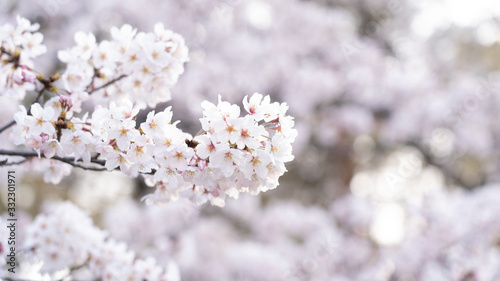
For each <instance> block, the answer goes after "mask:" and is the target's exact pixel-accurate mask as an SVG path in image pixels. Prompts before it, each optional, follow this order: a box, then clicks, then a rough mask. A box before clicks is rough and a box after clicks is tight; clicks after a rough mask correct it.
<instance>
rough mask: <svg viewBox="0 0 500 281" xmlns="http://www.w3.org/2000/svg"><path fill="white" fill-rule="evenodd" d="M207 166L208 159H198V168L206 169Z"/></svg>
mask: <svg viewBox="0 0 500 281" xmlns="http://www.w3.org/2000/svg"><path fill="white" fill-rule="evenodd" d="M206 166H207V161H206V160H203V159H200V160H198V168H200V171H203V170H205V167H206Z"/></svg>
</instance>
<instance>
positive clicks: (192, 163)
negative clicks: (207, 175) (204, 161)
mask: <svg viewBox="0 0 500 281" xmlns="http://www.w3.org/2000/svg"><path fill="white" fill-rule="evenodd" d="M189 166H193V167H194V166H196V158H194V157H191V160H189Z"/></svg>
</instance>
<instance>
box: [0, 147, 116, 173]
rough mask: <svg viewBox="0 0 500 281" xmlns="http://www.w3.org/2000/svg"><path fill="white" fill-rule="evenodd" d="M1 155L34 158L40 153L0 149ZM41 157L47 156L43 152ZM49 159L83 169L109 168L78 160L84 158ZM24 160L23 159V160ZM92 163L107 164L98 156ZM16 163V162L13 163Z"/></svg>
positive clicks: (0, 164) (92, 159)
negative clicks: (88, 164) (82, 163)
mask: <svg viewBox="0 0 500 281" xmlns="http://www.w3.org/2000/svg"><path fill="white" fill-rule="evenodd" d="M0 155H7V156H20V157H25V158H27V159H28V158H34V157H38V153H37V152H35V151H15V150H3V149H1V150H0ZM40 157H44V158H47V157H45V156H44V155H43V153H41V154H40ZM47 159H54V160H58V161H61V162H64V163H66V164H69V165H71V166H73V167H77V168H80V169H83V170H90V171H106V170H107V169H106V168H105V167H95V166H84V165H81V164H79V163H78V162H82V161H83V160H82V159H78V160H76V161H75V158H74V157H59V156H53V157H52V158H47ZM25 160H26V159H25ZM21 162H23V161H21ZM90 162H91V163H94V164H98V165H100V166H104V165H105V164H106V161H105V160H102V159H97V158H91V159H90ZM5 164H7V165H10V163H5ZM2 165H3V163H2V162H0V166H2ZM11 165H14V164H11Z"/></svg>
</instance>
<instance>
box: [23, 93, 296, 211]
mask: <svg viewBox="0 0 500 281" xmlns="http://www.w3.org/2000/svg"><path fill="white" fill-rule="evenodd" d="M243 104H244V108H245V110H246V111H247V114H246V115H245V116H240V111H241V110H240V107H239V106H237V105H232V104H230V103H229V102H226V101H222V100H221V99H220V98H219V103H218V105H214V104H212V103H210V102H208V101H205V102H204V103H203V104H202V107H203V109H204V112H203V115H204V117H203V118H201V119H200V121H201V125H202V130H201V131H200V133H199V134H198V135H197V136H195V137H194V138H193V137H192V136H191V135H189V134H187V133H184V132H183V131H181V130H180V129H178V128H177V127H176V124H177V122H174V123H172V122H171V121H172V120H171V119H172V112H171V110H170V107H168V108H166V109H165V110H164V111H162V112H158V113H155V112H154V111H152V112H150V113H149V114H148V116H147V119H146V121H145V122H144V123H141V124H139V125H138V124H137V122H136V117H137V114H138V113H139V108H138V106H137V105H135V106H134V105H133V104H132V103H131V102H122V103H121V104H115V103H114V102H111V104H110V106H109V107H99V108H97V109H96V110H95V111H94V112H93V113H92V116H91V118H87V116H86V115H85V116H84V117H83V118H77V117H71V118H70V117H69V116H71V115H72V114H71V112H72V107H71V105H72V101H71V98H65V97H62V96H61V97H54V98H52V99H51V100H49V101H48V102H47V103H46V104H45V106H44V107H42V106H41V105H40V104H38V103H35V104H33V105H32V106H31V109H30V112H31V115H29V114H28V112H27V110H26V109H25V108H24V107H21V111H19V112H17V113H16V114H15V120H16V122H17V124H18V126H17V127H16V128H15V130H16V131H15V136H16V140H15V141H16V144H24V145H25V146H26V147H28V148H33V149H35V150H37V151H38V152H39V153H40V152H43V154H44V156H45V157H47V158H52V157H54V155H57V156H59V157H65V156H72V157H75V159H82V160H83V162H85V163H87V164H88V163H90V162H91V161H92V160H95V161H102V160H104V161H105V164H104V166H105V167H106V168H107V169H108V170H114V169H119V170H121V171H122V172H124V173H125V174H127V175H129V176H131V177H137V176H138V175H139V174H142V175H143V176H144V177H146V179H147V182H148V183H149V184H150V185H152V186H155V191H154V193H153V194H151V195H150V196H148V197H147V200H148V202H151V203H155V202H166V201H170V200H173V199H177V198H178V197H180V196H182V197H186V198H190V199H191V200H192V201H193V202H196V203H197V204H203V203H205V202H207V201H208V200H210V202H211V203H212V204H214V205H218V206H222V205H224V199H225V196H226V195H228V196H231V197H237V196H238V194H239V193H240V192H250V193H252V194H258V193H259V192H261V191H267V190H269V189H273V188H275V187H276V186H277V185H278V179H279V177H280V176H281V175H283V173H284V172H285V171H286V168H285V163H286V162H289V161H291V160H293V155H292V146H291V143H292V142H293V141H294V139H295V137H296V135H297V131H296V130H295V129H293V125H294V121H293V118H292V117H290V116H287V115H286V111H287V109H288V106H287V105H286V103H282V104H279V103H277V102H274V103H271V101H270V98H269V96H266V97H263V96H262V95H261V94H258V93H256V94H254V95H253V96H252V97H251V98H250V99H248V97H245V99H244V100H243ZM97 154H98V155H97ZM65 167H66V168H67V165H66V166H65ZM61 170H62V169H61ZM54 174H55V178H51V181H53V182H56V181H57V175H60V176H61V177H62V176H63V175H64V174H63V173H59V174H56V173H54Z"/></svg>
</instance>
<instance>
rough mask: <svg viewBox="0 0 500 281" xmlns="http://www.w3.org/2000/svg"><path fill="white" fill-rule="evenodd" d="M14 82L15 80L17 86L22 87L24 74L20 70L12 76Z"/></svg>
mask: <svg viewBox="0 0 500 281" xmlns="http://www.w3.org/2000/svg"><path fill="white" fill-rule="evenodd" d="M12 80H14V83H16V84H17V85H22V84H23V83H24V81H23V74H22V71H21V70H20V69H18V70H16V71H15V72H14V74H12Z"/></svg>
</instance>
